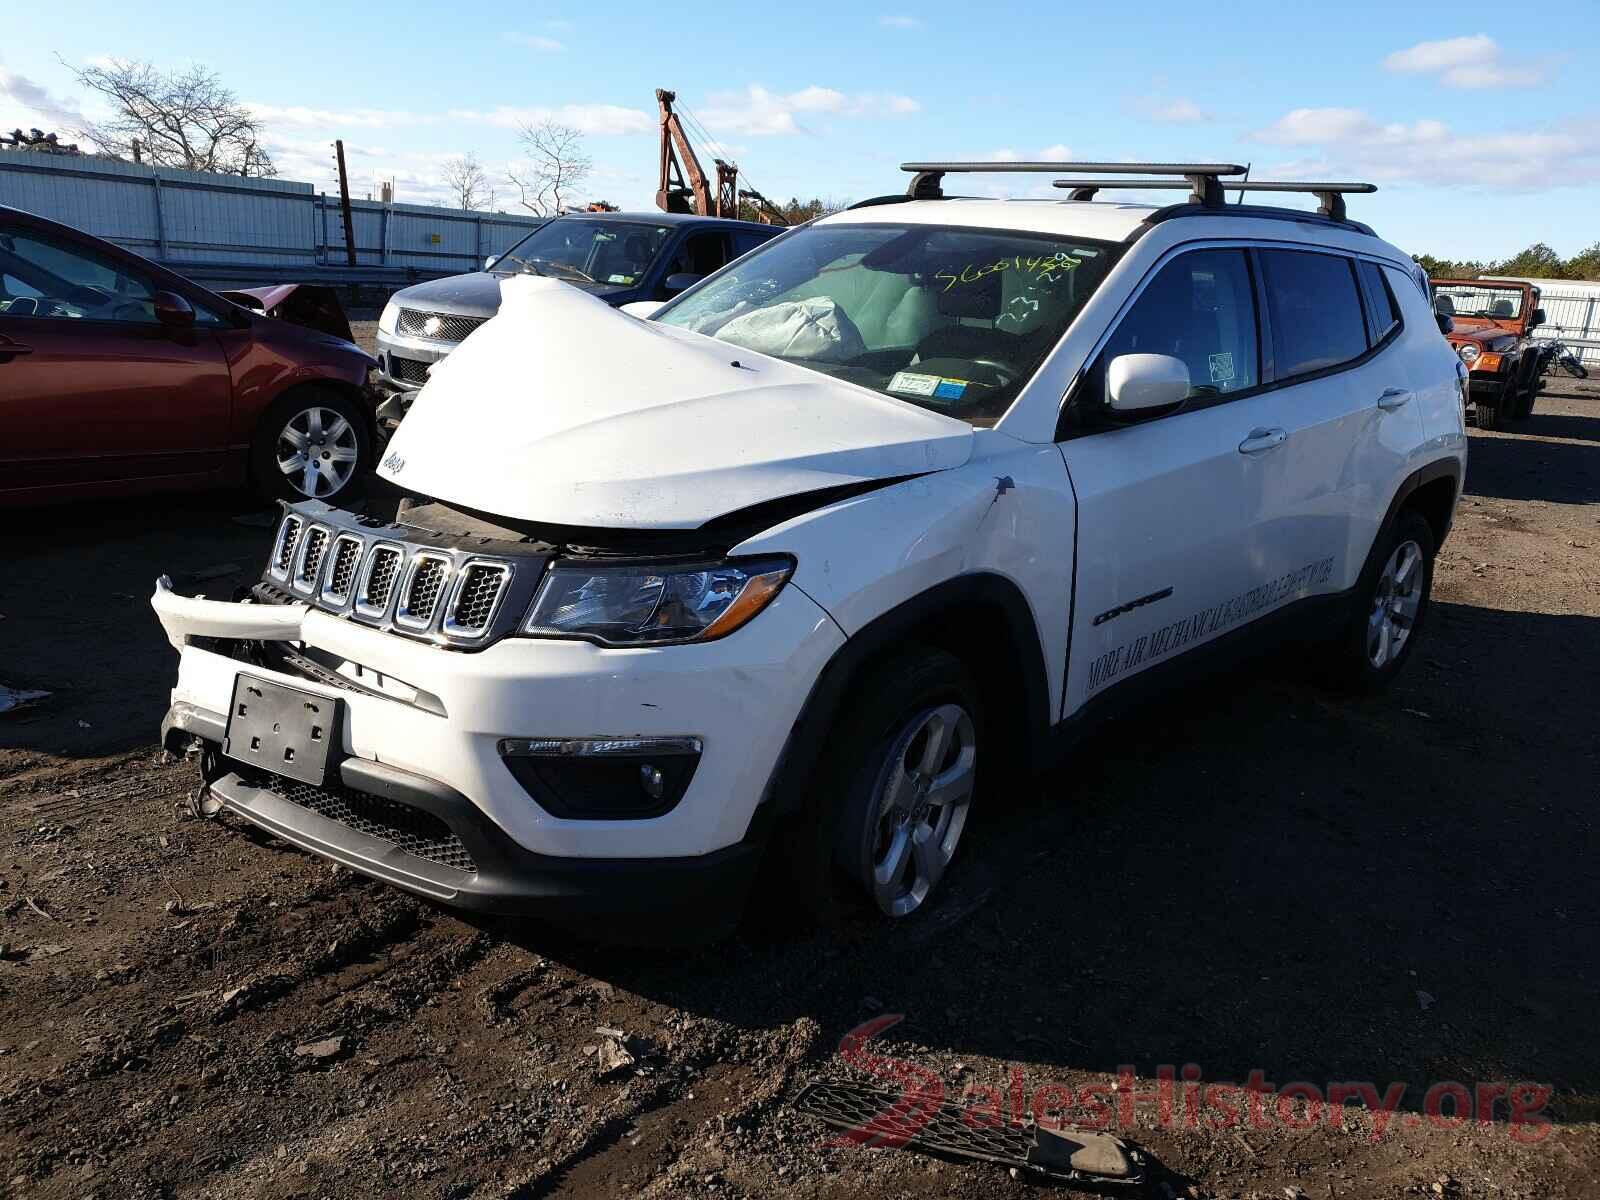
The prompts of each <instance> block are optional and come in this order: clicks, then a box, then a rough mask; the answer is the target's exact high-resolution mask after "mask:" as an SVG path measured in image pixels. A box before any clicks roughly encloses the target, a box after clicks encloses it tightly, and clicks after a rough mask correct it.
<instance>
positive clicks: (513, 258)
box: [494, 217, 672, 287]
mask: <svg viewBox="0 0 1600 1200" xmlns="http://www.w3.org/2000/svg"><path fill="white" fill-rule="evenodd" d="M671 234H672V227H671V226H670V225H656V224H653V223H646V222H643V221H638V222H635V221H592V220H586V219H584V218H583V217H557V218H556V219H555V220H553V221H549V222H547V223H546V224H544V225H541V226H539V228H538V229H535V230H534V231H533V232H532V233H530V234H529V235H528V236H527V237H525V238H523V239H522V241H520V242H518V243H517V244H516V245H515V246H513V247H511V249H510V250H508V251H506V252H505V254H503V255H501V257H500V258H498V259H497V260H496V261H495V264H494V270H495V271H496V272H497V273H502V274H508V275H514V274H517V273H518V272H523V273H527V274H531V275H549V276H552V277H553V278H556V279H563V280H566V281H567V282H568V283H577V284H586V283H589V284H601V285H607V284H614V285H617V286H620V287H632V286H634V285H636V284H637V283H639V281H640V280H642V279H643V278H644V276H645V275H646V273H647V272H648V271H649V270H650V264H651V263H653V262H654V261H655V259H656V255H657V254H659V253H660V252H661V248H662V247H663V246H664V245H666V243H667V240H668V238H669V237H670V236H671Z"/></svg>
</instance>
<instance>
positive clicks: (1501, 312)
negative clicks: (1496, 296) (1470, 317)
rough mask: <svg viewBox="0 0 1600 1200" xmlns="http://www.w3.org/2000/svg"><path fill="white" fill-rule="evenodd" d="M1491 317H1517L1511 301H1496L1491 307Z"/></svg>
mask: <svg viewBox="0 0 1600 1200" xmlns="http://www.w3.org/2000/svg"><path fill="white" fill-rule="evenodd" d="M1489 315H1490V316H1491V317H1506V318H1508V319H1509V318H1510V317H1512V316H1514V315H1515V310H1514V309H1513V307H1512V304H1511V301H1509V300H1496V301H1495V302H1494V303H1493V304H1492V305H1490V306H1489Z"/></svg>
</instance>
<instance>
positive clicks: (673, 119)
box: [656, 88, 788, 225]
mask: <svg viewBox="0 0 1600 1200" xmlns="http://www.w3.org/2000/svg"><path fill="white" fill-rule="evenodd" d="M677 98H678V94H677V93H676V92H669V91H667V90H666V89H665V88H657V89H656V107H657V108H658V109H659V110H660V114H661V169H660V172H659V174H658V175H657V182H656V207H657V208H659V209H661V211H662V212H677V213H699V214H700V215H702V216H713V217H730V218H733V217H737V216H738V215H739V201H741V200H743V201H744V202H745V203H746V204H748V205H750V206H751V207H752V208H753V209H755V212H756V220H758V221H761V222H763V223H764V224H767V225H787V224H788V222H787V221H786V220H784V218H783V214H782V213H780V212H779V211H778V210H777V209H776V208H775V207H773V205H772V204H771V202H770V201H768V200H767V198H766V197H765V196H763V195H762V194H761V193H760V192H756V191H751V190H749V189H746V190H744V191H740V190H739V167H738V164H736V163H731V162H727V161H726V160H724V159H720V158H718V159H713V160H712V161H713V163H714V164H715V165H716V168H717V184H716V193H715V195H713V194H712V190H711V181H710V180H709V179H708V178H707V177H706V173H705V169H704V168H703V167H701V165H700V158H699V156H698V155H696V154H695V152H694V147H693V146H692V145H691V144H690V143H689V135H688V134H687V133H685V132H684V128H683V121H682V120H681V119H680V118H679V116H678V114H677V112H676V111H675V110H674V109H673V107H672V105H673V101H675V100H677Z"/></svg>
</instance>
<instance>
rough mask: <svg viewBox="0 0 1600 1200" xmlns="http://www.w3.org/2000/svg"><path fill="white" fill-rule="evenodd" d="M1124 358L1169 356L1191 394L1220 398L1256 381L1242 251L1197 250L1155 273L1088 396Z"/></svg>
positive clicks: (1109, 346)
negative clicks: (1181, 368)
mask: <svg viewBox="0 0 1600 1200" xmlns="http://www.w3.org/2000/svg"><path fill="white" fill-rule="evenodd" d="M1121 354H1166V355H1170V356H1171V357H1173V358H1177V359H1181V360H1182V361H1183V364H1184V365H1185V366H1186V367H1188V368H1189V394H1190V396H1223V395H1231V394H1233V393H1235V392H1242V391H1244V390H1246V389H1247V388H1253V387H1255V386H1256V385H1257V384H1258V383H1260V382H1261V376H1260V368H1259V365H1258V360H1259V354H1258V347H1257V337H1256V308H1255V299H1254V292H1253V290H1252V288H1251V284H1250V268H1249V264H1248V263H1247V262H1246V260H1245V255H1244V251H1242V250H1194V251H1191V252H1190V253H1188V254H1184V255H1180V256H1179V257H1178V258H1175V259H1173V260H1172V261H1171V262H1169V263H1168V264H1167V265H1166V266H1164V267H1162V268H1161V270H1160V271H1159V272H1158V273H1157V274H1156V277H1155V278H1154V279H1152V280H1151V281H1150V283H1149V284H1148V285H1147V286H1146V287H1145V289H1144V291H1143V292H1141V293H1140V294H1139V298H1138V299H1137V300H1135V301H1134V304H1133V307H1132V308H1131V309H1129V310H1128V314H1127V315H1126V316H1125V317H1123V319H1122V321H1121V323H1120V324H1119V325H1118V326H1117V328H1116V332H1114V333H1113V334H1112V335H1111V339H1110V340H1109V341H1108V342H1107V343H1106V347H1105V349H1104V350H1103V351H1102V352H1101V354H1100V358H1099V360H1098V362H1097V364H1096V369H1095V378H1094V380H1093V381H1092V383H1093V384H1094V385H1097V387H1096V390H1093V391H1091V392H1090V393H1089V394H1090V395H1091V396H1103V395H1104V380H1105V368H1106V366H1107V365H1108V364H1109V363H1110V362H1111V360H1112V359H1113V358H1116V357H1117V356H1118V355H1121Z"/></svg>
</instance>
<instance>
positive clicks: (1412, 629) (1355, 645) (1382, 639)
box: [1328, 508, 1438, 692]
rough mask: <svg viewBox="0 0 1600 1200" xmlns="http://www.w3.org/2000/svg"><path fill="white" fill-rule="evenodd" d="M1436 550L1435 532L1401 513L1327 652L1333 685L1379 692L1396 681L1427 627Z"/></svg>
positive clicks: (1410, 513)
mask: <svg viewBox="0 0 1600 1200" xmlns="http://www.w3.org/2000/svg"><path fill="white" fill-rule="evenodd" d="M1437 549H1438V547H1437V546H1436V545H1435V544H1434V539H1433V527H1432V526H1431V525H1429V524H1428V522H1427V521H1426V520H1424V519H1423V517H1422V515H1421V514H1420V513H1418V512H1417V511H1416V510H1415V509H1410V508H1406V509H1401V510H1400V513H1399V515H1398V516H1397V517H1396V518H1395V521H1394V524H1393V525H1392V526H1391V527H1390V528H1388V529H1387V530H1385V531H1384V532H1383V533H1382V534H1381V535H1380V536H1379V538H1378V540H1377V542H1376V543H1374V545H1373V547H1372V553H1371V554H1369V555H1368V556H1367V564H1366V566H1365V567H1364V568H1363V569H1362V572H1361V580H1360V582H1359V583H1358V584H1357V585H1356V597H1357V599H1356V600H1355V602H1354V606H1353V608H1352V611H1351V614H1350V618H1349V621H1348V622H1347V624H1346V625H1345V627H1344V629H1343V630H1341V631H1340V633H1339V635H1338V637H1337V638H1336V639H1335V640H1334V641H1333V643H1332V644H1331V645H1330V646H1329V647H1328V665H1329V667H1330V669H1331V670H1330V675H1331V682H1332V683H1334V684H1335V685H1336V686H1338V687H1340V688H1342V689H1344V690H1346V691H1357V692H1378V691H1382V690H1383V689H1384V688H1386V687H1388V686H1389V684H1390V683H1392V682H1393V681H1394V677H1395V676H1396V675H1398V674H1399V673H1400V670H1401V668H1402V667H1404V666H1405V663H1406V659H1408V658H1409V657H1410V656H1411V652H1412V650H1413V649H1414V648H1415V647H1416V644H1417V638H1418V636H1419V635H1420V634H1421V633H1422V628H1423V626H1424V625H1425V624H1426V622H1427V617H1428V608H1429V604H1430V603H1431V599H1432V595H1433V558H1434V554H1435V553H1436V552H1437Z"/></svg>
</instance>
